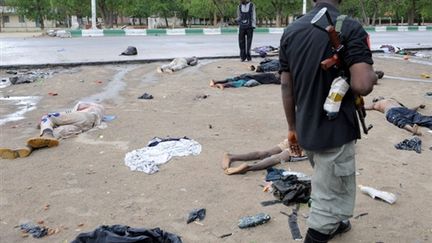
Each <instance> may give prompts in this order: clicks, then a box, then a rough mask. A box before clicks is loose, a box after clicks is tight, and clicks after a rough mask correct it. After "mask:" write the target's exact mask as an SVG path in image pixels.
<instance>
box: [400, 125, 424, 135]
mask: <svg viewBox="0 0 432 243" xmlns="http://www.w3.org/2000/svg"><path fill="white" fill-rule="evenodd" d="M404 129H405V130H407V131H408V132H411V133H412V134H413V135H418V136H421V135H422V133H421V132H420V131H419V129H420V127H419V126H418V125H417V124H414V126H410V125H405V126H404Z"/></svg>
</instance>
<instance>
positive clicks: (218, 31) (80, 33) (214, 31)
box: [62, 26, 432, 37]
mask: <svg viewBox="0 0 432 243" xmlns="http://www.w3.org/2000/svg"><path fill="white" fill-rule="evenodd" d="M364 29H365V30H366V31H367V32H407V31H432V26H372V27H365V28H364ZM283 31H284V28H256V29H255V33H257V34H282V33H283ZM62 32H66V33H68V34H69V36H71V37H97V36H147V35H149V36H158V35H225V34H237V33H238V28H203V29H194V28H189V29H104V30H100V29H96V30H93V29H89V30H63V31H62Z"/></svg>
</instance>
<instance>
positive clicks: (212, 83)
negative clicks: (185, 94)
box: [210, 79, 215, 87]
mask: <svg viewBox="0 0 432 243" xmlns="http://www.w3.org/2000/svg"><path fill="white" fill-rule="evenodd" d="M214 86H215V81H214V80H213V79H212V80H210V87H214Z"/></svg>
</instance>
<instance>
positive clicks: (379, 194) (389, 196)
mask: <svg viewBox="0 0 432 243" xmlns="http://www.w3.org/2000/svg"><path fill="white" fill-rule="evenodd" d="M359 188H360V191H361V192H363V193H365V194H368V195H369V196H371V197H372V198H373V199H375V198H379V199H381V200H383V201H385V202H387V203H389V204H393V203H395V202H396V199H397V198H396V195H394V194H393V193H390V192H386V191H380V190H377V189H375V188H372V187H368V186H362V185H359Z"/></svg>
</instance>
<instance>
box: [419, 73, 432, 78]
mask: <svg viewBox="0 0 432 243" xmlns="http://www.w3.org/2000/svg"><path fill="white" fill-rule="evenodd" d="M420 76H421V77H422V78H430V76H431V75H430V74H429V73H422V74H420Z"/></svg>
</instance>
